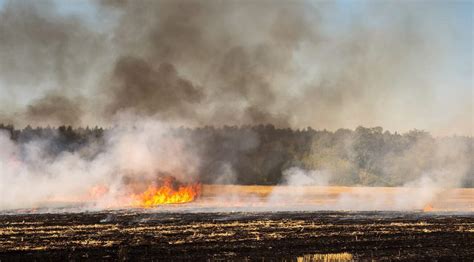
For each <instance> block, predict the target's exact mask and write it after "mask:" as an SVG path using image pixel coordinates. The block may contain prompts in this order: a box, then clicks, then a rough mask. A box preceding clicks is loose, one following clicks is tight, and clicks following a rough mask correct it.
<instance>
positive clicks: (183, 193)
mask: <svg viewBox="0 0 474 262" xmlns="http://www.w3.org/2000/svg"><path fill="white" fill-rule="evenodd" d="M200 191H201V185H200V184H190V185H179V186H176V185H174V183H173V180H172V179H167V180H165V181H164V182H163V184H162V185H161V186H156V185H150V186H149V187H148V188H147V190H146V191H144V192H143V193H140V194H133V195H132V199H133V204H132V205H133V206H137V207H145V208H150V207H155V206H159V205H164V204H179V203H187V202H191V201H194V200H195V199H196V197H197V196H198V195H199V193H200Z"/></svg>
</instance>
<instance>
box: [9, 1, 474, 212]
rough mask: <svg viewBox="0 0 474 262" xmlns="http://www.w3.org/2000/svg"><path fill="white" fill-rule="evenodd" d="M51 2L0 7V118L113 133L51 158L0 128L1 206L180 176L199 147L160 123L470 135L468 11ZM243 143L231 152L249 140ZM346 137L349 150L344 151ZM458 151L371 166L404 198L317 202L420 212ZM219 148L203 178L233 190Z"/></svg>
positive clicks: (320, 173) (452, 7)
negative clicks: (390, 178) (464, 14)
mask: <svg viewBox="0 0 474 262" xmlns="http://www.w3.org/2000/svg"><path fill="white" fill-rule="evenodd" d="M58 2H59V1H52V0H51V1H49V0H40V1H32V0H29V1H28V0H15V1H13V0H11V1H6V2H5V3H4V4H1V5H0V94H1V95H0V103H2V108H1V109H0V121H6V122H9V123H13V124H16V125H20V126H21V125H27V124H33V125H35V124H36V125H61V124H67V125H99V126H116V128H114V129H113V131H111V132H110V133H107V134H106V144H105V145H94V144H91V145H88V146H86V147H85V148H83V149H82V150H80V151H77V152H76V151H74V152H68V151H65V152H63V153H61V154H60V155H51V154H50V153H49V149H48V148H49V146H50V143H51V141H38V140H33V141H32V142H30V143H27V144H23V145H19V144H14V143H12V142H11V141H9V139H8V138H7V136H6V135H5V134H3V135H0V146H1V147H2V149H1V150H0V154H1V158H0V165H1V168H0V170H1V174H0V179H1V181H0V194H1V195H0V196H1V198H0V208H11V207H19V206H32V205H35V204H37V203H39V202H42V201H51V200H52V199H53V200H54V199H55V198H61V197H62V196H66V197H68V196H71V195H83V194H87V193H88V192H87V190H89V189H90V188H93V187H94V186H97V185H102V184H107V185H109V187H110V190H109V195H108V196H105V197H104V198H103V199H104V203H102V204H103V205H104V206H107V204H108V203H107V201H106V200H105V199H110V200H112V199H117V198H120V197H121V195H120V194H122V193H123V191H124V185H126V184H127V183H129V184H133V183H139V182H140V180H142V179H143V180H147V181H148V180H153V179H156V177H160V176H162V175H166V174H170V173H171V174H173V175H174V176H176V177H177V178H178V179H180V180H183V181H189V180H191V181H192V180H193V179H194V178H195V177H196V172H197V171H196V170H197V167H198V166H199V162H200V161H208V160H207V159H201V158H200V157H198V156H197V153H196V152H199V150H198V149H199V141H185V140H182V139H177V138H174V137H170V136H169V135H167V133H166V132H165V130H167V128H168V127H169V125H170V124H171V123H172V124H175V123H178V124H182V125H187V126H191V125H226V124H227V125H235V124H236V125H243V124H260V123H272V124H274V125H275V126H279V127H292V128H301V127H306V126H313V127H315V128H319V129H322V128H327V129H336V128H342V127H349V128H353V127H356V126H359V125H365V126H384V127H385V128H387V129H390V130H398V131H403V130H408V129H412V128H420V129H426V130H429V131H431V132H433V133H434V134H436V135H446V134H453V133H456V134H466V135H472V134H473V133H472V132H473V121H472V120H473V115H472V103H473V99H472V77H471V73H472V59H471V58H470V57H472V32H471V33H466V32H465V24H467V25H468V27H469V25H472V15H471V16H470V17H471V18H469V19H470V20H469V21H467V22H466V21H459V19H460V18H459V17H461V15H460V14H459V10H460V9H463V10H469V8H470V10H472V3H468V4H467V5H468V7H465V6H462V5H461V4H460V3H448V2H446V3H431V2H430V3H427V2H390V1H388V2H383V3H382V2H375V1H374V2H370V1H367V2H361V3H360V4H358V5H357V6H353V5H352V6H351V5H348V6H346V5H344V4H341V3H339V2H335V3H328V2H311V1H277V2H275V1H265V0H264V1H244V2H241V1H239V2H237V1H217V0H205V1H204V0H202V1H201V0H198V1H185V0H173V1H169V0H159V1H151V0H150V1H147V0H139V1H127V0H120V1H113V0H110V1H90V2H89V1H85V3H84V6H85V7H86V9H87V10H88V11H86V13H87V14H88V15H84V14H79V13H68V12H65V11H64V9H65V8H64V4H61V3H58ZM418 10H423V12H419V11H418ZM471 13H472V12H471ZM468 29H469V30H470V29H471V28H470V27H469V28H468ZM470 31H472V30H470ZM465 46H468V47H467V48H466V47H465ZM470 55H471V56H470ZM466 59H467V60H466ZM469 59H471V60H469ZM248 142H249V143H248V144H245V145H236V144H232V145H229V147H231V148H237V149H236V150H242V151H245V150H247V149H248V148H252V147H255V145H257V144H258V141H255V139H253V137H250V138H249V140H248ZM357 142H360V141H358V140H357V139H356V140H355V141H347V147H348V151H347V155H353V153H354V151H355V150H357V148H356V146H355V145H356V144H357ZM189 145H192V146H195V147H196V150H195V151H194V150H189V148H192V146H189ZM239 146H242V148H240V147H239ZM465 147H466V145H465V144H462V143H461V144H458V143H456V142H453V141H448V140H446V141H442V142H440V143H439V144H436V145H435V147H434V148H432V147H431V143H426V141H420V142H419V143H417V144H416V145H415V146H414V147H413V148H411V149H410V150H407V151H406V152H404V153H403V154H400V155H392V156H387V157H386V159H384V165H383V167H381V168H382V169H383V171H384V172H386V173H389V174H392V175H394V176H395V175H397V176H399V177H398V179H399V181H400V183H402V184H405V187H406V188H407V191H400V192H397V193H394V194H393V195H391V196H389V197H387V198H383V197H379V196H378V195H377V193H376V192H374V193H373V194H371V195H364V194H362V196H361V195H359V196H354V195H352V194H349V195H344V194H342V195H341V197H340V198H338V200H337V201H336V203H335V204H334V205H332V206H322V207H321V208H342V209H344V208H350V209H353V208H356V209H357V208H359V209H380V208H385V207H387V206H392V207H393V208H400V207H413V208H419V207H420V206H421V205H423V204H425V203H427V202H430V201H433V199H436V197H437V196H438V190H439V188H451V187H456V186H459V185H460V184H462V181H463V180H465V179H466V170H467V167H466V166H469V165H470V164H471V163H472V162H473V159H466V158H465V156H466V154H461V153H459V152H464V150H467V149H466V148H465ZM312 153H313V154H325V153H328V152H312ZM227 154H230V155H227ZM222 155H223V156H222V159H223V161H217V162H216V165H217V166H218V167H219V168H216V170H218V173H219V174H209V175H210V176H213V177H217V178H216V179H215V181H216V182H218V183H224V184H225V183H233V182H234V181H235V174H234V173H233V172H234V171H233V169H232V161H237V159H236V158H234V157H233V156H232V151H229V152H223V153H222ZM421 155H423V156H427V155H428V156H430V157H419V156H421ZM177 156H179V157H177ZM229 159H230V160H229ZM424 159H430V161H428V162H426V163H420V161H422V160H423V161H424ZM345 164H347V163H334V165H335V166H338V167H339V168H340V170H338V171H337V172H334V170H332V169H331V167H324V168H322V169H315V170H312V171H311V170H302V169H297V168H291V169H288V170H287V171H285V173H284V180H283V181H282V184H283V185H285V186H289V187H291V188H293V189H294V190H295V191H294V192H292V193H291V194H290V196H289V197H290V199H294V200H298V201H300V200H304V199H306V198H307V196H308V195H311V194H314V191H313V190H314V189H315V188H318V187H319V186H324V185H331V184H332V183H333V182H334V180H335V178H337V177H338V175H339V174H338V172H341V173H348V172H350V170H352V169H351V167H350V166H345ZM341 170H342V171H341ZM350 175H351V176H352V175H356V176H359V177H361V176H362V177H365V178H366V179H368V180H370V174H366V173H360V174H350ZM412 187H413V188H418V189H419V190H421V191H417V190H418V189H416V190H415V189H414V190H412V189H410V188H412ZM22 188H24V189H25V190H19V189H22ZM283 193H284V194H286V193H285V192H283ZM279 195H280V193H279V192H274V193H272V194H271V196H270V200H269V202H270V203H273V202H278V201H280V200H281V198H279ZM415 197H417V201H412V199H413V198H415ZM369 199H370V200H377V201H369ZM389 209H390V208H389Z"/></svg>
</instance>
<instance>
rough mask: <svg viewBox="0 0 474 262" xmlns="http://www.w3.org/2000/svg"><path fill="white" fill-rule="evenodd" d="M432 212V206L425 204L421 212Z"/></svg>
mask: <svg viewBox="0 0 474 262" xmlns="http://www.w3.org/2000/svg"><path fill="white" fill-rule="evenodd" d="M431 211H433V206H432V205H431V204H427V205H426V206H425V207H424V208H423V212H431Z"/></svg>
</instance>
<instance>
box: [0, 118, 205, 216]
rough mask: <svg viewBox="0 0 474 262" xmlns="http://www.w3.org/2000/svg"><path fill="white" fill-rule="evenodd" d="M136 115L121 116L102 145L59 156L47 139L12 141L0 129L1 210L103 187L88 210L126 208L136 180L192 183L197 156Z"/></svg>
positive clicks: (78, 197)
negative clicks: (172, 179)
mask: <svg viewBox="0 0 474 262" xmlns="http://www.w3.org/2000/svg"><path fill="white" fill-rule="evenodd" d="M136 119H137V117H136V116H131V115H123V114H122V115H120V121H119V122H120V123H121V125H120V126H117V127H116V128H114V129H113V131H110V132H108V133H107V134H106V139H105V141H106V142H105V145H95V144H93V143H91V144H89V145H87V146H86V147H84V148H82V149H81V150H78V151H73V152H69V151H63V152H61V153H60V154H59V155H55V154H52V153H51V152H50V151H51V150H49V149H48V148H50V147H51V142H52V141H48V140H42V139H34V140H32V141H31V142H29V143H26V144H16V143H14V142H12V141H11V139H10V138H9V135H7V134H5V133H1V134H0V145H2V150H0V154H1V156H0V170H2V172H1V175H0V209H8V208H20V207H29V208H31V207H41V206H42V205H51V204H52V203H54V202H59V203H60V204H62V205H65V204H67V203H68V202H71V203H77V202H80V201H87V200H92V199H93V198H92V197H94V196H93V194H94V193H96V192H94V189H97V188H100V187H106V189H107V190H106V194H104V195H100V196H96V197H98V200H97V199H94V200H97V202H95V203H94V204H93V206H91V207H89V208H94V207H102V208H105V207H115V206H117V205H125V206H126V205H130V204H131V203H130V199H127V195H130V193H134V192H133V191H130V190H133V189H134V187H138V188H136V189H138V190H143V188H141V187H140V186H142V185H141V184H140V183H141V182H144V186H145V187H146V186H147V185H149V184H150V183H152V182H154V181H157V180H159V179H160V178H163V177H166V176H170V175H173V177H174V178H176V179H178V180H179V181H181V182H193V181H194V180H195V179H196V178H197V177H196V173H197V172H196V168H197V166H198V165H199V159H198V158H197V157H196V156H195V155H194V154H193V153H192V152H190V151H189V150H185V146H184V144H185V143H186V141H183V140H181V139H178V138H174V137H173V136H171V135H170V134H169V132H168V131H169V126H167V125H165V124H162V123H159V122H156V121H155V120H151V119H145V118H142V119H140V120H136ZM117 120H118V119H117ZM54 146H55V145H53V147H54ZM176 156H179V157H176ZM127 201H128V202H127Z"/></svg>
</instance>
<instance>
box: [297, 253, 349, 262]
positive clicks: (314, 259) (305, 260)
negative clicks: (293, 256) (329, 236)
mask: <svg viewBox="0 0 474 262" xmlns="http://www.w3.org/2000/svg"><path fill="white" fill-rule="evenodd" d="M353 260H354V258H353V256H352V254H349V253H346V252H344V253H333V254H311V255H304V256H302V257H298V258H297V261H298V262H345V261H353Z"/></svg>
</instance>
